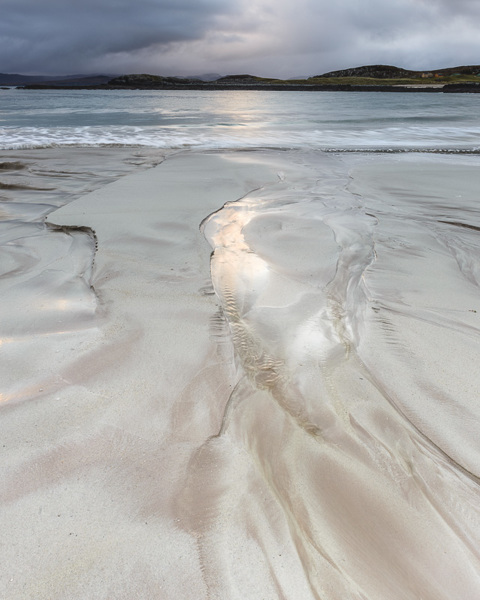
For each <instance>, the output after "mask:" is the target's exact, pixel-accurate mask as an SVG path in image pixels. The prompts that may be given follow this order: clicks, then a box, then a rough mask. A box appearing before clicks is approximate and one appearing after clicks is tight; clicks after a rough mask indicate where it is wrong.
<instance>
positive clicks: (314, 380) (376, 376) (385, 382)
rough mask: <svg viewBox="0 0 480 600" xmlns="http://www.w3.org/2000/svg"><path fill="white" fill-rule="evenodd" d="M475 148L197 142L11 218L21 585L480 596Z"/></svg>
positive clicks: (8, 441) (14, 470) (394, 598)
mask: <svg viewBox="0 0 480 600" xmlns="http://www.w3.org/2000/svg"><path fill="white" fill-rule="evenodd" d="M478 172H479V171H478V159H477V158H471V157H438V156H433V157H432V156H419V155H417V156H414V157H410V156H384V157H376V156H360V155H358V156H357V155H352V156H342V157H338V156H333V155H325V154H322V153H310V154H309V153H302V152H276V153H275V152H270V151H257V152H255V151H250V152H224V153H203V154H202V153H198V154H197V153H185V154H177V155H170V156H169V157H167V158H166V160H165V161H164V162H163V163H162V164H161V165H159V166H157V167H155V168H153V169H149V170H147V171H143V172H140V173H135V174H133V175H128V176H126V177H123V178H121V179H119V180H118V181H116V182H115V183H112V184H110V185H107V186H105V187H102V188H100V189H98V190H96V191H94V192H92V193H89V194H87V195H84V196H83V197H81V198H80V199H78V200H75V201H73V202H71V203H70V204H67V205H66V206H64V207H63V208H60V209H59V210H56V211H55V212H52V213H50V215H49V216H48V222H49V223H52V224H55V225H56V226H64V227H65V229H63V230H57V231H55V230H53V229H51V230H48V232H47V234H45V232H44V231H43V232H42V235H40V233H39V236H30V237H22V236H21V235H19V234H18V233H17V234H15V227H16V225H11V227H10V229H8V230H5V233H4V235H7V233H8V235H9V236H10V238H8V240H9V241H8V240H7V242H5V243H4V244H3V246H2V247H1V250H2V257H4V259H3V258H2V261H3V262H2V265H7V264H8V266H9V270H8V271H6V275H5V276H4V278H3V279H2V282H3V284H4V287H5V290H6V293H8V294H9V298H10V299H9V301H8V310H9V316H8V319H4V321H3V322H2V332H1V337H2V344H1V346H0V350H1V351H2V353H3V359H4V360H3V361H2V390H0V393H2V399H3V400H4V402H3V404H2V406H1V409H0V411H1V412H0V420H1V428H2V438H3V442H2V446H3V448H2V451H3V454H4V458H3V459H2V464H3V465H4V470H5V476H4V477H2V484H1V485H2V488H1V500H2V517H1V518H2V565H3V566H2V570H3V573H4V577H2V582H1V586H2V589H1V591H0V595H1V596H2V597H5V598H9V599H20V598H22V599H23V598H35V599H41V600H43V599H47V598H48V599H51V598H56V599H57V598H58V599H60V598H61V599H70V598H89V599H90V598H92V599H94V598H95V599H96V598H98V599H112V598H115V599H125V600H127V599H131V598H145V599H147V598H149V599H150V598H158V599H162V600H163V599H169V600H170V599H172V600H174V599H175V600H176V599H178V598H182V599H184V598H185V599H195V600H197V599H204V598H205V599H227V598H228V599H238V600H245V599H248V600H249V599H252V600H257V599H260V598H268V599H277V598H288V599H292V600H296V599H298V598H302V600H303V599H307V600H308V599H309V598H311V599H320V598H321V599H322V600H323V599H326V600H345V599H347V600H350V599H352V600H353V599H355V600H357V599H360V598H361V599H368V600H385V599H389V600H390V599H391V600H407V599H408V600H418V599H419V598H422V599H423V600H426V599H428V600H457V599H458V600H465V599H466V598H475V597H476V595H478V590H479V589H480V561H479V548H480V512H479V511H480V494H479V485H478V484H479V482H478V476H479V473H478V464H479V462H478V452H479V442H478V437H479V436H478V431H479V422H480V419H479V414H480V407H479V404H478V397H479V393H478V392H479V382H480V375H479V372H478V369H477V368H476V357H477V356H478V352H479V350H480V348H479V339H480V338H479V335H478V333H479V323H480V321H479V319H480V316H479V315H480V305H479V304H478V298H479V295H478V286H479V283H480V276H479V274H478V267H477V265H478V264H479V263H478V258H479V249H480V247H479V242H478V232H479V229H477V228H480V216H479V211H478V209H477V195H476V192H477V190H478V189H480V176H479V175H478ZM225 203H227V204H226V205H225V207H224V208H223V209H222V210H219V209H220V208H221V207H222V205H223V204H225ZM211 213H212V214H211ZM209 214H211V216H210V217H208V218H206V219H205V217H207V215H209ZM204 219H205V220H204ZM202 221H203V222H202ZM201 222H202V227H201V231H200V229H199V225H200V223H201ZM37 237H38V239H37ZM205 238H206V239H207V240H208V242H209V243H210V246H211V249H213V256H212V259H211V265H210V257H209V254H210V251H211V249H210V248H209V246H208V244H207V241H206V240H205ZM92 261H94V264H93V266H92ZM210 269H211V272H210ZM7 363H8V364H7Z"/></svg>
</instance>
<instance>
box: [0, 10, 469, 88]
mask: <svg viewBox="0 0 480 600" xmlns="http://www.w3.org/2000/svg"><path fill="white" fill-rule="evenodd" d="M0 5H1V18H0V57H1V60H2V62H1V63H0V71H3V72H7V71H9V72H29V73H33V72H39V71H41V72H51V73H59V72H60V73H66V72H99V71H104V72H133V71H137V72H138V71H143V72H144V71H149V72H152V73H164V74H172V73H177V74H192V73H195V72H211V71H216V72H222V73H232V72H239V71H241V72H251V73H255V74H264V75H265V74H269V75H273V76H280V77H287V76H290V75H296V74H299V73H304V74H312V75H313V74H317V73H321V72H325V71H329V70H333V69H337V68H344V67H350V66H357V65H359V64H368V63H378V62H388V63H390V64H397V65H398V66H403V67H406V68H418V69H426V68H428V69H430V68H437V67H441V66H454V65H456V64H462V63H463V64H464V63H476V62H479V61H478V56H480V40H479V38H478V26H479V24H480V23H479V20H480V2H478V0H388V1H385V0H362V1H360V0H338V1H336V2H333V1H332V0H83V1H82V0H0Z"/></svg>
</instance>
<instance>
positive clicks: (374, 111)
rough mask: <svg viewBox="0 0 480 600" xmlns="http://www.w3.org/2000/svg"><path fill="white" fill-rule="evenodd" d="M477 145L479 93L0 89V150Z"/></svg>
mask: <svg viewBox="0 0 480 600" xmlns="http://www.w3.org/2000/svg"><path fill="white" fill-rule="evenodd" d="M58 146H77V147H89V146H90V147H91V146H95V147H108V146H110V147H111V146H117V147H118V146H120V147H129V146H142V147H150V148H160V149H164V148H175V149H179V148H180V149H181V148H197V149H212V148H214V149H216V148H258V147H268V148H280V149H285V148H308V149H318V150H325V151H347V152H351V151H363V152H365V151H368V152H378V151H380V152H402V151H422V152H424V151H428V152H472V153H476V152H479V151H480V95H476V94H443V93H421V92H417V93H379V92H351V93H346V92H290V91H288V92H278V91H275V92H273V91H272V92H270V91H227V90H225V91H188V92H184V91H141V90H132V91H126V90H125V91H124V90H100V91H97V90H38V91H37V90H22V89H15V88H13V89H6V90H0V149H6V150H8V149H21V148H24V149H25V148H48V147H58Z"/></svg>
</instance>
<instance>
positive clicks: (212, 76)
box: [187, 73, 222, 81]
mask: <svg viewBox="0 0 480 600" xmlns="http://www.w3.org/2000/svg"><path fill="white" fill-rule="evenodd" d="M220 77H222V76H221V75H220V74H219V73H203V74H202V75H187V79H193V80H194V81H196V80H200V81H217V79H220Z"/></svg>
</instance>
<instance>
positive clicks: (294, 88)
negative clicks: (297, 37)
mask: <svg viewBox="0 0 480 600" xmlns="http://www.w3.org/2000/svg"><path fill="white" fill-rule="evenodd" d="M448 86H449V84H446V85H445V86H441V87H439V86H437V85H435V86H428V85H425V86H418V87H417V86H415V87H412V86H410V85H406V86H401V85H349V84H345V85H344V84H338V85H336V84H328V85H297V84H291V85H290V84H281V85H275V84H259V85H257V84H215V83H213V84H210V83H206V84H198V85H197V84H191V85H190V84H189V85H147V86H141V85H132V86H127V85H125V86H115V85H87V86H76V85H72V86H68V85H65V86H60V85H41V84H38V85H35V84H32V85H25V86H18V88H19V89H24V90H128V91H132V90H152V91H154V90H159V91H165V90H172V91H188V90H192V91H209V90H212V91H221V90H225V91H232V90H235V91H255V92H261V91H266V92H268V91H270V92H407V93H415V92H417V93H439V92H444V91H445V90H444V88H448ZM479 88H480V86H479ZM456 91H457V92H458V93H461V92H466V90H456ZM470 91H472V92H478V91H480V89H478V90H477V89H474V90H470Z"/></svg>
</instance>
